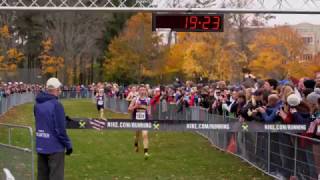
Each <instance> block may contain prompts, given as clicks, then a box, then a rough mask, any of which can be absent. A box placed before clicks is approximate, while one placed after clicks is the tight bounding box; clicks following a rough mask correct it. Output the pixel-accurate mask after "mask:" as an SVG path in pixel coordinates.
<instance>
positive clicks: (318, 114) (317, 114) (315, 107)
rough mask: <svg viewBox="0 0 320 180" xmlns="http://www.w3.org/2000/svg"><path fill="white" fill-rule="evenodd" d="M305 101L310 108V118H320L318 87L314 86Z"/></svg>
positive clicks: (319, 89)
mask: <svg viewBox="0 0 320 180" xmlns="http://www.w3.org/2000/svg"><path fill="white" fill-rule="evenodd" d="M306 100H307V102H308V103H309V105H310V108H311V116H312V119H319V118H320V88H315V90H314V92H312V93H310V94H309V95H308V96H307V98H306Z"/></svg>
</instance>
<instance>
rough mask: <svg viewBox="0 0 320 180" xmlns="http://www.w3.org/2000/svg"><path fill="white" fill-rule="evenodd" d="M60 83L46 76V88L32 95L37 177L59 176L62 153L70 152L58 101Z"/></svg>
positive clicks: (41, 179)
mask: <svg viewBox="0 0 320 180" xmlns="http://www.w3.org/2000/svg"><path fill="white" fill-rule="evenodd" d="M61 85H62V84H61V83H60V81H59V80H58V79H57V78H50V79H49V80H48V81H47V84H46V88H47V92H40V93H39V94H38V96H37V97H36V104H35V106H34V116H35V120H36V150H37V153H38V180H63V179H64V156H65V154H66V155H70V154H71V153H72V145H71V141H70V139H69V137H68V135H67V132H66V117H65V113H64V108H63V106H62V104H61V103H60V102H59V101H58V96H59V95H60V94H61V90H60V87H61Z"/></svg>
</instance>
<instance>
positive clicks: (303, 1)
mask: <svg viewBox="0 0 320 180" xmlns="http://www.w3.org/2000/svg"><path fill="white" fill-rule="evenodd" d="M172 1H173V0H153V2H154V3H155V4H157V6H158V7H165V6H167V5H168V4H171V3H170V2H172ZM194 1H195V0H180V6H185V4H187V3H190V2H191V3H192V2H194ZM200 1H201V0H200ZM203 1H204V0H203ZM213 1H214V0H213ZM229 1H230V0H215V2H216V6H215V7H221V4H222V3H223V2H224V3H228V2H229ZM233 1H235V0H233ZM248 1H249V2H250V3H249V5H248V7H247V8H248V9H261V8H266V9H279V6H280V5H281V9H282V10H285V9H290V10H293V9H298V10H319V9H320V0H248ZM259 2H264V4H263V6H264V7H262V6H261V3H259ZM279 2H282V4H279ZM275 16H276V18H275V19H272V20H270V21H269V25H271V26H273V25H275V24H298V23H302V22H307V23H312V24H320V15H304V14H280V15H279V14H278V15H275Z"/></svg>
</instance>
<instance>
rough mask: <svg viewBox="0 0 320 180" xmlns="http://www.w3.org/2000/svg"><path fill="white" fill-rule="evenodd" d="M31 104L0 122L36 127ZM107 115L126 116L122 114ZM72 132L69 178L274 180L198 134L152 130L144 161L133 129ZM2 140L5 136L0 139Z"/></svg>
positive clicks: (82, 109)
mask: <svg viewBox="0 0 320 180" xmlns="http://www.w3.org/2000/svg"><path fill="white" fill-rule="evenodd" d="M63 104H64V107H65V111H66V114H68V115H69V116H70V117H97V116H98V115H97V112H96V109H95V106H94V105H93V104H92V103H91V101H89V100H65V101H63ZM32 108H33V105H32V104H26V105H22V106H19V107H16V108H13V109H11V110H10V111H9V112H8V113H6V114H5V116H3V117H1V118H0V122H5V123H12V124H21V125H28V126H33V127H34V118H33V113H32V112H33V110H32ZM106 114H107V116H108V117H113V118H126V116H125V115H122V114H115V113H111V112H106ZM68 134H69V136H70V138H71V140H72V142H73V148H74V153H73V154H72V155H71V156H70V157H66V167H65V179H66V180H82V179H84V180H89V179H94V180H95V179H97V180H100V179H101V180H108V179H111V180H113V179H137V180H144V179H159V180H162V179H163V180H167V179H177V180H185V179H190V180H198V179H199V180H202V179H208V180H215V179H217V180H220V179H243V180H249V179H255V180H257V179H271V178H270V177H268V176H265V175H264V174H263V173H261V172H260V171H258V170H256V169H255V168H253V167H251V166H249V165H248V164H246V163H244V162H242V161H241V160H240V159H238V158H236V157H234V156H232V155H229V154H227V153H224V152H220V151H218V150H216V149H214V148H213V147H211V145H210V143H209V142H208V141H207V140H206V139H204V138H202V137H201V136H199V135H197V134H194V133H181V132H153V133H150V154H151V158H150V159H149V160H144V159H143V154H142V150H141V151H140V153H135V152H134V150H133V135H134V133H133V132H131V131H101V132H99V131H94V130H68ZM0 135H1V134H0ZM2 135H3V134H2ZM0 137H1V136H0ZM1 141H6V139H5V138H2V139H1V138H0V142H1ZM13 142H14V144H19V145H27V144H26V142H28V141H27V137H25V136H23V135H22V134H21V133H19V132H15V133H14V141H13Z"/></svg>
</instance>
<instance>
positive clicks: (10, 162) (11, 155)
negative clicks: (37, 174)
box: [0, 123, 34, 180]
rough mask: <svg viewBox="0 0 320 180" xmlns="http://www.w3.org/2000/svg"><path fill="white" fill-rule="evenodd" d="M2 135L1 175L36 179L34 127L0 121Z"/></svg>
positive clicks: (0, 142)
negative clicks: (17, 137)
mask: <svg viewBox="0 0 320 180" xmlns="http://www.w3.org/2000/svg"><path fill="white" fill-rule="evenodd" d="M18 135H19V139H16V138H15V137H16V136H18ZM0 137H1V138H0V170H1V171H0V177H4V179H10V180H11V179H32V180H34V154H33V143H34V141H33V132H32V128H31V127H28V126H20V125H12V124H3V123H0ZM21 137H23V139H20V138H21Z"/></svg>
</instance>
